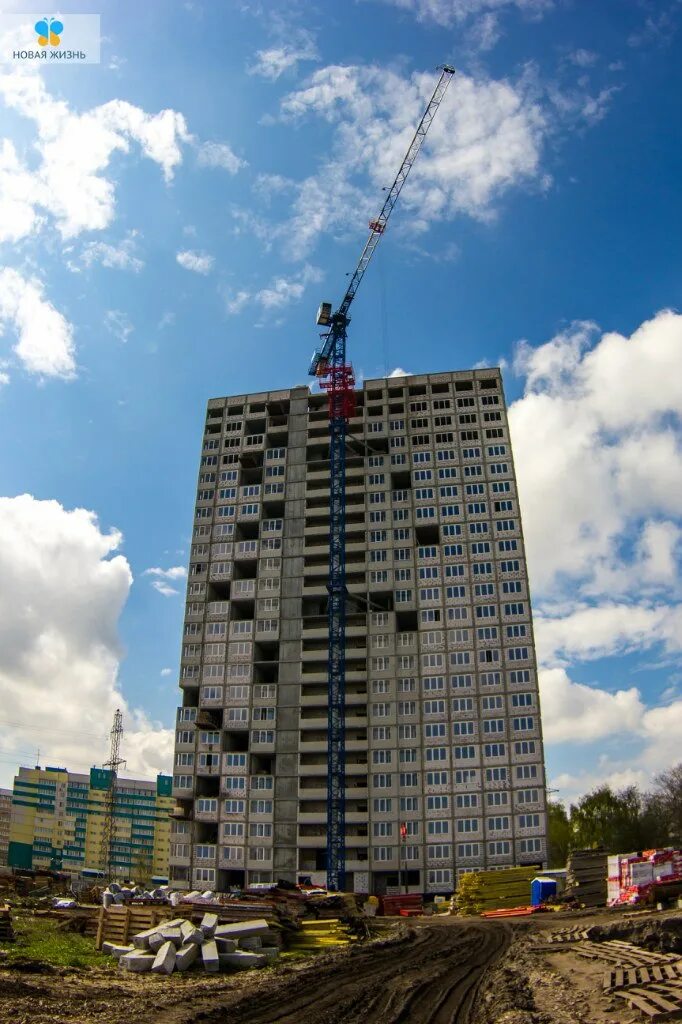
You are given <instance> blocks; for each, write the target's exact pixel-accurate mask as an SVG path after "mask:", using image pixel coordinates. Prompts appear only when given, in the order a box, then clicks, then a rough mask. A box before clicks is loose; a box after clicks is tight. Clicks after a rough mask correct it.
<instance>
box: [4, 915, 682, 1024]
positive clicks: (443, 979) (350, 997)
mask: <svg viewBox="0 0 682 1024" xmlns="http://www.w3.org/2000/svg"><path fill="white" fill-rule="evenodd" d="M578 924H581V925H582V924H584V925H585V926H586V927H587V926H588V925H591V926H594V925H597V926H599V928H600V929H602V931H603V932H604V935H603V938H615V937H618V938H625V939H627V940H628V941H639V942H641V944H642V945H645V946H646V947H647V948H649V949H660V950H662V951H671V950H672V951H675V952H677V951H679V950H682V916H680V915H679V914H677V915H651V916H643V917H642V916H638V917H636V918H624V917H622V916H620V917H618V918H614V915H613V914H607V913H604V912H602V913H601V914H597V915H595V914H591V915H589V916H581V915H579V914H572V915H566V914H552V915H549V914H548V915H545V916H542V917H540V916H538V917H537V918H533V919H530V920H524V921H516V922H513V921H479V920H476V919H473V918H468V919H464V920H461V919H457V918H441V919H438V920H429V919H421V920H419V921H416V922H409V923H407V924H405V923H396V924H395V925H394V927H393V930H392V931H391V932H390V933H389V935H388V938H383V939H380V940H378V941H375V942H372V943H369V944H362V945H357V946H354V947H351V948H350V949H347V948H346V949H343V950H336V951H334V952H332V953H327V954H324V955H322V956H317V957H315V958H314V960H311V961H305V962H304V961H300V962H297V963H295V964H293V963H289V964H284V963H283V964H280V965H278V966H276V967H273V968H271V969H268V970H266V971H261V972H255V971H254V972H248V973H244V974H236V975H230V976H226V975H221V976H217V977H207V976H205V975H199V974H197V975H192V974H189V975H173V976H171V977H170V978H165V977H156V976H154V977H152V976H150V975H142V976H134V975H133V976H131V975H127V974H122V973H121V972H119V971H118V970H116V969H115V968H112V969H111V970H109V969H101V968H95V969H91V970H74V969H66V968H49V967H46V966H44V965H43V966H41V965H40V964H35V963H25V964H21V963H16V962H15V963H13V964H12V965H11V966H8V965H3V966H0V1024H62V1022H63V1024H67V1022H68V1024H93V1022H96V1024H151V1022H152V1021H154V1022H157V1021H158V1022H159V1024H195V1022H196V1024H246V1022H247V1021H248V1022H249V1024H274V1022H277V1024H408V1022H409V1024H606V1022H611V1024H635V1022H639V1021H641V1020H642V1019H643V1018H642V1016H641V1015H640V1014H638V1013H636V1012H633V1011H630V1010H627V1009H625V1008H624V1007H623V1005H622V1001H620V1000H618V1001H617V1000H615V999H614V998H613V997H610V996H608V995H604V993H603V991H602V975H603V965H597V964H595V962H593V961H586V960H582V959H581V958H580V957H578V956H577V955H576V954H575V953H573V952H572V951H571V949H570V947H567V948H565V949H562V950H561V951H559V952H550V951H547V950H546V948H544V940H545V938H548V937H550V936H551V933H552V931H556V930H559V929H561V928H566V927H573V926H575V925H578ZM614 929H615V931H616V934H609V931H613V930H614ZM539 939H541V940H542V941H541V942H538V940H539Z"/></svg>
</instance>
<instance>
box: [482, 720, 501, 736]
mask: <svg viewBox="0 0 682 1024" xmlns="http://www.w3.org/2000/svg"><path fill="white" fill-rule="evenodd" d="M483 732H484V733H486V734H488V735H489V734H490V733H503V732H504V718H486V719H485V721H484V722H483Z"/></svg>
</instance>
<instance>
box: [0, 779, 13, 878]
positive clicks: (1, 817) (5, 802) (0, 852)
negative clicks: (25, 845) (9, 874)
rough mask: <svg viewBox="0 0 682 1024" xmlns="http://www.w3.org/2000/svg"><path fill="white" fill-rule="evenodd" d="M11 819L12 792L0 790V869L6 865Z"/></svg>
mask: <svg viewBox="0 0 682 1024" xmlns="http://www.w3.org/2000/svg"><path fill="white" fill-rule="evenodd" d="M11 818H12V790H11V789H0V867H2V866H3V865H5V864H7V853H8V849H9V825H10V820H11Z"/></svg>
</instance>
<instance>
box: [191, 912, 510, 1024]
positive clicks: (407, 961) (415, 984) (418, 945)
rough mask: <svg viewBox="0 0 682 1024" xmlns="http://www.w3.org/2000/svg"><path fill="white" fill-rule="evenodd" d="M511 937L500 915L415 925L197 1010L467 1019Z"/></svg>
mask: <svg viewBox="0 0 682 1024" xmlns="http://www.w3.org/2000/svg"><path fill="white" fill-rule="evenodd" d="M510 941H511V929H510V928H509V927H508V926H507V925H505V924H501V923H495V924H494V925H491V924H486V923H485V922H480V923H479V922H474V923H471V924H469V923H467V924H466V925H462V926H461V927H450V928H447V927H446V928H443V927H427V926H419V927H417V928H415V929H414V930H411V931H410V933H409V934H408V935H407V936H405V937H404V938H403V939H402V940H401V941H399V942H392V943H386V944H384V945H383V946H382V947H379V948H377V946H376V945H374V946H373V947H369V948H363V947H358V948H356V949H355V950H354V951H353V954H352V955H351V956H350V957H349V958H348V959H346V960H345V961H343V962H340V963H335V964H329V965H327V966H324V967H322V966H320V965H313V966H312V967H310V968H308V969H307V970H306V971H304V972H301V973H300V974H298V975H297V976H296V977H293V978H291V979H288V980H286V981H278V982H274V979H273V982H274V983H273V984H269V985H264V986H263V987H262V989H259V992H258V994H257V995H255V996H253V995H250V996H248V997H247V998H245V999H242V1000H239V1001H237V1002H235V1003H232V1004H231V1005H230V1008H229V1015H228V1014H227V1013H226V1012H224V1011H222V1010H220V1011H216V1012H214V1013H210V1014H207V1015H205V1016H202V1017H201V1018H195V1019H201V1020H202V1021H205V1022H207V1024H223V1022H227V1021H228V1020H229V1022H230V1024H376V1022H377V1021H381V1022H382V1024H407V1022H408V1021H409V1024H469V1022H470V1021H472V1015H471V1010H472V1007H473V1005H474V1002H475V999H476V993H477V990H478V987H479V983H480V981H481V979H482V977H483V975H484V973H485V971H486V969H487V968H488V967H489V966H491V965H492V964H494V963H495V961H496V960H497V958H498V957H499V956H500V955H501V954H502V953H503V952H504V950H506V948H507V947H508V945H509V943H510Z"/></svg>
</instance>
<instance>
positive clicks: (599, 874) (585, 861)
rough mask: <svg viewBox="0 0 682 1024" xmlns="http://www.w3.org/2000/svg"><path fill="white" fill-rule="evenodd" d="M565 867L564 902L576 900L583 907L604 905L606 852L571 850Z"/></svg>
mask: <svg viewBox="0 0 682 1024" xmlns="http://www.w3.org/2000/svg"><path fill="white" fill-rule="evenodd" d="M566 867H567V873H566V888H565V890H564V892H563V899H564V900H577V901H578V903H580V905H581V906H583V907H603V906H605V905H606V879H607V857H606V850H604V849H601V848H599V849H594V850H573V852H572V853H571V854H569V857H568V864H567V866H566Z"/></svg>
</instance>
